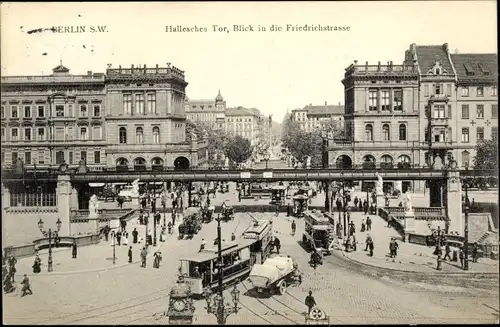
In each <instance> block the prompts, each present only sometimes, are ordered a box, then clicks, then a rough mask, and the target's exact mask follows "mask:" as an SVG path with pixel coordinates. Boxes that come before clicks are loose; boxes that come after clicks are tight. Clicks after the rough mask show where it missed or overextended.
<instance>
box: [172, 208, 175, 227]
mask: <svg viewBox="0 0 500 327" xmlns="http://www.w3.org/2000/svg"><path fill="white" fill-rule="evenodd" d="M172 225H174V226H175V209H172Z"/></svg>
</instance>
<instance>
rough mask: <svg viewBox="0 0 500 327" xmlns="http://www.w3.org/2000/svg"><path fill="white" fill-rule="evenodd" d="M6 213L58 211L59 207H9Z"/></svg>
mask: <svg viewBox="0 0 500 327" xmlns="http://www.w3.org/2000/svg"><path fill="white" fill-rule="evenodd" d="M5 212H6V213H56V212H57V207H7V208H5Z"/></svg>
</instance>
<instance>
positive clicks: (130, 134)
mask: <svg viewBox="0 0 500 327" xmlns="http://www.w3.org/2000/svg"><path fill="white" fill-rule="evenodd" d="M187 84H188V83H187V82H186V81H185V78H184V72H183V71H181V70H180V69H178V68H176V67H173V66H172V67H170V65H169V66H168V67H161V68H160V67H158V65H157V66H156V67H153V68H151V67H150V68H148V67H146V66H144V67H134V66H133V65H132V67H131V68H121V66H120V67H119V68H111V65H108V68H107V70H106V73H105V74H104V73H92V72H88V73H87V75H71V74H70V70H69V69H68V68H66V67H64V66H63V65H62V63H61V64H60V65H59V66H57V67H55V68H54V69H53V74H51V75H48V76H6V77H2V107H1V115H2V126H1V128H2V129H1V131H2V152H1V154H2V157H1V158H2V166H3V167H5V166H11V165H12V166H13V165H14V164H15V163H16V161H17V160H18V159H21V160H22V161H23V163H24V165H25V166H26V167H27V168H30V167H31V168H33V167H34V166H35V165H36V167H37V169H39V170H43V169H45V168H58V167H59V166H60V165H61V164H62V163H66V164H68V165H69V167H70V168H72V167H77V166H78V164H79V162H80V161H81V160H83V162H85V164H86V166H87V167H88V168H89V169H90V170H102V169H104V168H119V169H122V170H126V169H136V170H144V169H152V168H153V169H164V168H183V167H184V168H186V167H196V166H200V165H203V164H204V163H205V161H206V151H205V147H206V144H205V141H204V140H203V139H202V138H201V137H199V136H198V135H196V134H194V133H186V114H185V112H184V96H185V88H186V86H187Z"/></svg>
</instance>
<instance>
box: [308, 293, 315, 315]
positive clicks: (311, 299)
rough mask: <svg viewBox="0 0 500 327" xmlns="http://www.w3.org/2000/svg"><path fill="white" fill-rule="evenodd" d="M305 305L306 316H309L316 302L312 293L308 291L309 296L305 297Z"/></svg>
mask: <svg viewBox="0 0 500 327" xmlns="http://www.w3.org/2000/svg"><path fill="white" fill-rule="evenodd" d="M305 304H306V306H307V314H308V315H310V314H311V310H312V308H314V306H315V305H316V300H315V299H314V296H313V295H312V291H309V295H308V296H306V300H305Z"/></svg>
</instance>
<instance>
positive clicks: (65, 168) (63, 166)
mask: <svg viewBox="0 0 500 327" xmlns="http://www.w3.org/2000/svg"><path fill="white" fill-rule="evenodd" d="M67 171H68V164H67V163H66V161H63V163H62V164H61V165H60V166H59V172H61V173H65V172H67Z"/></svg>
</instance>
